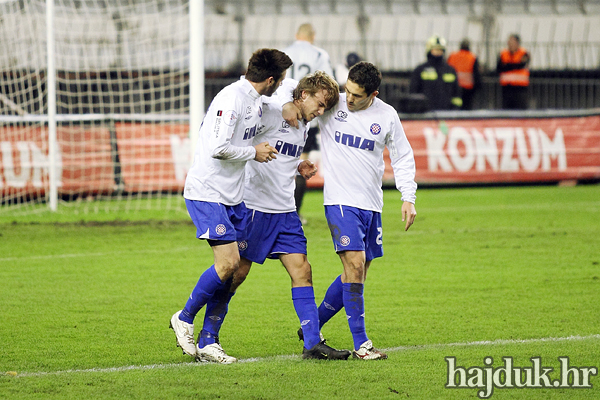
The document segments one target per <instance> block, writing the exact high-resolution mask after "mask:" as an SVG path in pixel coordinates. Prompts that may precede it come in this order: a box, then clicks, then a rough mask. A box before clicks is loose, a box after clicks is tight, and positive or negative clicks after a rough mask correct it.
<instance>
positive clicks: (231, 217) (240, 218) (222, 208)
mask: <svg viewBox="0 0 600 400" xmlns="http://www.w3.org/2000/svg"><path fill="white" fill-rule="evenodd" d="M185 206H186V207H187V210H188V213H189V214H190V217H191V218H192V221H193V222H194V225H196V237H197V238H198V239H208V240H218V241H233V242H235V241H237V242H239V241H242V240H244V239H245V236H244V232H245V230H246V210H247V209H246V205H245V204H244V203H243V202H242V203H240V204H237V205H235V206H226V205H224V204H221V203H212V202H208V201H198V200H188V199H185Z"/></svg>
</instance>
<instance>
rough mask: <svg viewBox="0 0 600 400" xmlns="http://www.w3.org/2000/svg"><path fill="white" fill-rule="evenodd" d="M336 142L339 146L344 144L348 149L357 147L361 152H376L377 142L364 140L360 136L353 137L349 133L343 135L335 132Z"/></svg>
mask: <svg viewBox="0 0 600 400" xmlns="http://www.w3.org/2000/svg"><path fill="white" fill-rule="evenodd" d="M334 139H335V141H336V142H338V143H339V144H343V145H344V146H348V147H355V148H357V149H360V150H367V151H373V150H375V141H374V140H370V139H364V138H361V137H360V136H353V135H350V134H349V133H342V132H340V131H335V137H334Z"/></svg>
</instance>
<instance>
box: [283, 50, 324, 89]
mask: <svg viewBox="0 0 600 400" xmlns="http://www.w3.org/2000/svg"><path fill="white" fill-rule="evenodd" d="M283 52H284V53H285V54H287V55H288V57H290V58H291V59H292V61H293V62H294V64H293V65H292V66H291V67H290V68H289V69H288V71H287V77H288V78H292V79H296V80H300V79H302V78H303V77H304V76H305V75H308V74H311V73H313V72H315V71H323V72H325V73H327V74H328V75H331V76H333V69H332V68H331V62H330V61H329V54H327V52H326V51H325V50H323V49H321V48H319V47H317V46H314V45H312V44H311V43H310V42H307V41H305V40H296V41H295V42H294V43H292V44H291V45H290V46H288V47H286V48H285V49H284V50H283Z"/></svg>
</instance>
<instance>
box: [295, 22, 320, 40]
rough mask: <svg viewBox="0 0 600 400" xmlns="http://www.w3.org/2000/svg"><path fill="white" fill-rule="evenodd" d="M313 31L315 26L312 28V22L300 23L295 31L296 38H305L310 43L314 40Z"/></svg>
mask: <svg viewBox="0 0 600 400" xmlns="http://www.w3.org/2000/svg"><path fill="white" fill-rule="evenodd" d="M315 33H316V32H315V28H313V26H312V24H309V23H305V24H302V25H300V26H299V27H298V31H297V32H296V40H306V41H308V42H311V43H312V42H313V41H314V40H315Z"/></svg>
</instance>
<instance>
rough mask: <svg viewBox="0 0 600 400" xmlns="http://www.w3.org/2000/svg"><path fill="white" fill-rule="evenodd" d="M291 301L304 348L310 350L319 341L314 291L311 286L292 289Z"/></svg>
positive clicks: (317, 314)
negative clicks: (300, 330)
mask: <svg viewBox="0 0 600 400" xmlns="http://www.w3.org/2000/svg"><path fill="white" fill-rule="evenodd" d="M292 301H293V302H294V308H295V309H296V314H298V319H300V325H301V326H302V333H303V334H304V347H305V348H307V349H309V350H310V349H312V348H313V347H314V346H315V345H317V344H318V343H319V342H320V341H321V340H320V339H319V312H318V311H317V304H316V303H315V291H314V289H313V287H312V286H303V287H295V288H292Z"/></svg>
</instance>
